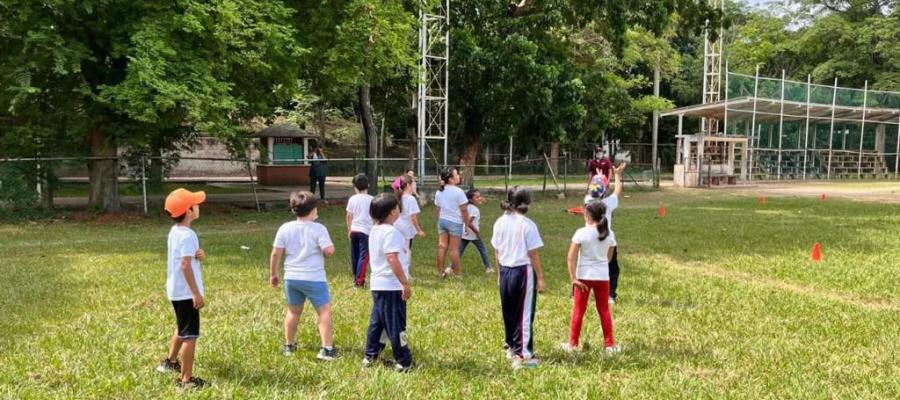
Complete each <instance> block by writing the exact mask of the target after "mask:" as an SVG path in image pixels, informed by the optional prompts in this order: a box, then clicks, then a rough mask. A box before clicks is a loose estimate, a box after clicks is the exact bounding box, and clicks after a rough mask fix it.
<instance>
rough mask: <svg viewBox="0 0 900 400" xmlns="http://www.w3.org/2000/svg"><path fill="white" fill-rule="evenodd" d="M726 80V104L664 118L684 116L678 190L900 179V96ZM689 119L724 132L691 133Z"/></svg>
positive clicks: (731, 76)
mask: <svg viewBox="0 0 900 400" xmlns="http://www.w3.org/2000/svg"><path fill="white" fill-rule="evenodd" d="M724 75H725V84H724V87H725V89H724V90H723V92H724V93H723V94H724V99H723V100H719V101H715V102H708V103H705V104H698V105H692V106H687V107H681V108H677V109H674V110H671V111H667V112H663V113H661V114H660V116H662V117H677V118H678V136H677V140H678V147H677V148H678V156H677V158H676V166H675V184H676V185H679V186H701V185H704V186H705V185H710V184H730V183H741V182H749V181H753V180H792V179H887V178H895V179H896V178H897V177H898V172H900V157H898V154H900V129H898V128H900V93H897V92H887V91H876V90H869V88H868V83H866V84H865V85H864V87H863V89H856V88H845V87H840V86H838V82H837V80H835V81H834V84H833V85H820V84H813V83H812V82H811V79H810V78H809V77H807V81H806V82H797V81H791V80H787V79H785V77H784V74H782V78H780V79H775V78H764V77H760V76H759V73H758V71H757V73H756V74H755V75H744V74H739V73H731V72H727V67H726V72H725V74H724ZM684 117H689V118H699V119H701V120H702V121H716V125H715V126H717V127H718V129H717V130H716V132H714V133H713V132H709V130H708V129H704V130H701V131H700V132H697V133H695V134H685V133H684V132H682V127H683V125H684V124H683V118H684ZM703 125H706V126H709V125H710V123H709V122H705V123H704V124H703ZM701 143H702V145H700V144H701Z"/></svg>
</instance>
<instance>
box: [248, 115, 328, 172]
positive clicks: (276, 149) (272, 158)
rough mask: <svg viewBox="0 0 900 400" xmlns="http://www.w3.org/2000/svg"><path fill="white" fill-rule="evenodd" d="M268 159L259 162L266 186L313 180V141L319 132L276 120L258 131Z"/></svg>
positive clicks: (259, 168)
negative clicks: (311, 165) (310, 146)
mask: <svg viewBox="0 0 900 400" xmlns="http://www.w3.org/2000/svg"><path fill="white" fill-rule="evenodd" d="M255 136H256V137H258V138H259V141H260V148H264V149H266V152H267V154H268V162H267V163H260V164H258V165H257V166H256V176H257V178H258V179H259V183H260V184H262V185H266V186H287V185H307V184H309V168H310V165H309V160H308V159H307V158H306V156H307V154H309V144H310V141H311V139H312V141H313V142H314V141H315V136H313V135H311V134H309V132H307V131H305V130H304V129H302V128H300V127H298V126H296V125H292V124H275V125H270V126H268V127H266V128H265V129H262V130H260V131H259V132H257V133H256V135H255Z"/></svg>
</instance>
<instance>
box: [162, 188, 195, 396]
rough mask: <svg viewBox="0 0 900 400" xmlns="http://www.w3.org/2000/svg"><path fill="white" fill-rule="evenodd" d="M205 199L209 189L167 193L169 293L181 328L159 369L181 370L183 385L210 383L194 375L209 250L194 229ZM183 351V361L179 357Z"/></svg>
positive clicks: (163, 370) (167, 290)
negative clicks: (202, 267)
mask: <svg viewBox="0 0 900 400" xmlns="http://www.w3.org/2000/svg"><path fill="white" fill-rule="evenodd" d="M205 200H206V193H204V192H196V193H194V192H190V191H187V190H185V189H181V188H179V189H175V190H174V191H172V193H169V195H168V196H167V197H166V212H167V213H169V216H170V217H172V219H173V220H174V221H175V225H173V226H172V229H170V230H169V244H168V269H167V272H166V294H167V295H168V297H169V300H170V301H171V302H172V307H173V308H174V309H175V321H176V323H177V328H176V329H175V334H174V335H172V342H171V346H170V349H169V357H168V358H166V359H165V360H163V361H162V362H161V363H160V364H159V367H157V368H156V370H157V371H159V372H178V373H180V377H179V379H178V380H177V381H176V384H177V386H178V387H179V388H183V389H192V388H200V387H202V386H203V385H205V384H206V382H204V381H203V379H200V378H198V377H195V376H193V369H194V351H195V349H196V344H197V338H198V337H200V309H201V308H203V306H204V304H205V303H204V299H203V276H202V275H201V274H200V262H201V261H203V259H204V257H205V256H206V254H205V253H204V252H203V250H202V249H201V248H200V240H199V239H198V238H197V234H196V233H194V231H193V230H192V229H191V222H193V221H194V220H196V219H197V218H200V203H203V201H205ZM179 352H180V353H181V362H179V361H178V353H179Z"/></svg>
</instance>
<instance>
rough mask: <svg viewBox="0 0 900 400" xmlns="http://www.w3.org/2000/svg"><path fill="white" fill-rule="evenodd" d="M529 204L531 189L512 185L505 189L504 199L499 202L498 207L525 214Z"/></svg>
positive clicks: (506, 210)
mask: <svg viewBox="0 0 900 400" xmlns="http://www.w3.org/2000/svg"><path fill="white" fill-rule="evenodd" d="M529 205H531V191H530V190H528V188H525V187H520V186H513V187H512V188H510V189H509V190H507V191H506V200H504V201H501V202H500V209H502V210H503V211H505V212H517V213H519V214H525V213H527V212H528V206H529Z"/></svg>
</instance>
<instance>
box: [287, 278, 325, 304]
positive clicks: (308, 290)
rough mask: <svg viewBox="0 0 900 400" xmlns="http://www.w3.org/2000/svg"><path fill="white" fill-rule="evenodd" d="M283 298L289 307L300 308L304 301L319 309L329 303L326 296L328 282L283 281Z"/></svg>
mask: <svg viewBox="0 0 900 400" xmlns="http://www.w3.org/2000/svg"><path fill="white" fill-rule="evenodd" d="M284 297H286V298H287V304H288V305H290V306H302V305H303V303H304V302H306V299H307V298H309V301H310V302H311V303H312V304H313V307H315V308H317V309H318V308H319V307H322V306H324V305H326V304H328V303H329V302H331V296H330V295H329V294H328V282H313V281H298V280H293V279H285V280H284Z"/></svg>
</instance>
